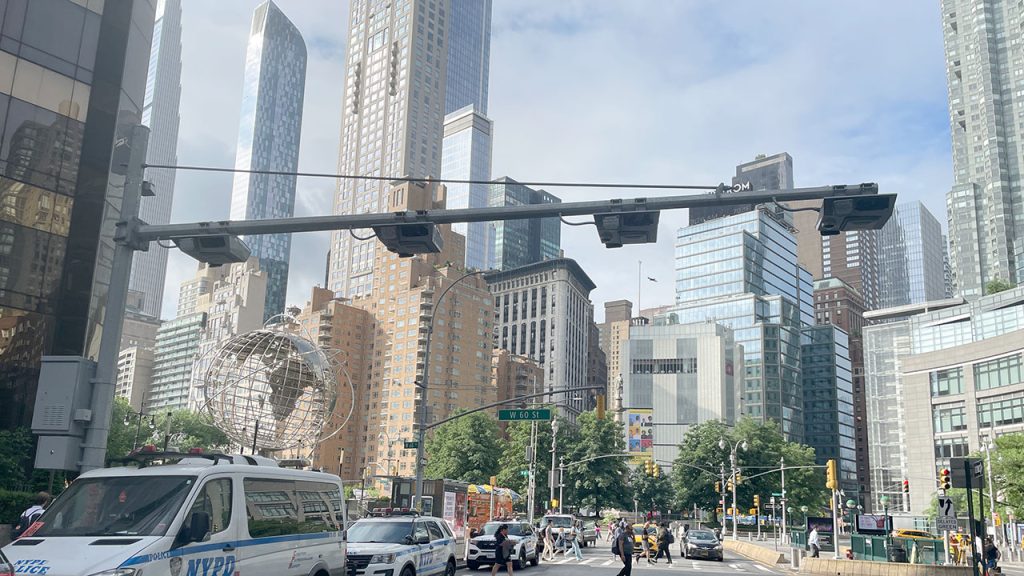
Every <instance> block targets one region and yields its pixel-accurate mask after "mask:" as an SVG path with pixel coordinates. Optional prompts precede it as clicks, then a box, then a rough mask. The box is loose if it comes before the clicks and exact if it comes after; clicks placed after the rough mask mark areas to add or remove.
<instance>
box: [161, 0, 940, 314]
mask: <svg viewBox="0 0 1024 576" xmlns="http://www.w3.org/2000/svg"><path fill="white" fill-rule="evenodd" d="M277 3H278V5H279V6H280V7H281V9H282V10H283V11H284V12H285V13H286V14H287V15H288V16H289V17H290V18H291V19H292V20H293V21H294V22H295V24H296V25H297V26H298V28H299V29H300V30H301V31H302V33H303V35H304V37H305V38H306V42H307V46H308V48H309V56H310V62H309V65H308V69H307V80H306V100H305V113H304V119H303V134H302V149H301V155H300V170H304V171H316V172H334V171H335V169H336V163H337V154H338V131H339V126H340V119H341V112H340V110H341V106H340V103H341V93H342V77H343V73H344V58H343V50H344V45H345V37H346V30H347V22H348V7H347V2H344V1H341V0H277ZM183 4H184V6H183V10H184V18H183V28H184V36H183V69H182V110H181V130H180V141H179V149H178V156H179V161H180V162H181V163H184V164H189V163H194V164H209V165H217V166H230V165H232V164H233V162H234V152H235V136H236V133H237V129H238V106H239V101H240V97H241V92H242V87H241V83H242V67H243V61H244V55H245V43H246V34H247V32H248V26H249V22H250V18H251V15H252V10H253V8H255V6H256V5H257V4H258V2H257V0H233V1H231V2H209V1H207V0H184V2H183ZM939 10H940V8H939V4H938V2H936V1H934V0H901V1H900V2H882V1H876V0H864V1H860V2H821V1H818V2H810V1H806V0H802V1H797V0H791V1H790V0H773V1H772V2H755V1H754V0H729V1H728V2H722V1H712V0H703V1H696V0H694V1H688V0H630V1H628V2H623V1H621V0H557V1H551V0H494V15H493V23H492V27H493V30H492V43H491V79H490V81H491V84H490V110H489V112H490V116H491V118H492V119H493V120H494V122H495V130H494V132H495V142H494V168H493V175H494V176H495V177H498V176H504V175H507V176H510V177H513V178H516V179H518V180H523V181H526V180H566V181H568V180H572V181H616V182H626V181H633V182H648V183H686V184H716V183H718V182H722V181H726V182H727V181H728V180H729V178H731V176H732V174H733V172H734V168H735V166H736V164H738V163H741V162H745V161H748V160H750V159H752V158H753V157H754V155H756V154H758V153H766V154H773V153H776V152H783V151H785V152H789V153H790V154H791V155H792V156H793V158H794V173H795V178H796V184H797V186H818V185H826V184H844V183H845V184H854V183H860V182H868V181H873V182H878V183H879V184H880V186H881V189H882V191H883V192H894V193H897V194H899V195H900V198H901V200H909V199H916V200H921V201H922V202H924V203H925V204H926V206H927V207H928V208H929V209H930V210H931V211H932V213H933V214H935V216H936V217H937V218H938V219H939V220H940V221H942V222H945V208H944V205H945V193H946V191H947V190H948V188H949V186H950V183H951V181H952V165H951V157H950V142H949V124H948V111H947V107H946V85H945V69H944V64H943V60H944V56H943V49H942V35H941V27H940V26H941V25H940V13H939ZM230 189H231V181H230V178H229V177H226V176H223V175H210V174H181V175H179V177H178V182H177V186H176V191H175V202H174V209H173V216H172V221H177V222H182V221H193V220H212V219H224V218H226V217H227V214H228V206H229V204H230ZM333 189H334V184H333V182H330V181H324V180H314V179H300V181H299V190H298V195H297V201H296V213H297V215H307V214H317V213H326V212H329V210H330V208H331V194H332V191H333ZM552 192H554V193H555V194H557V195H560V196H561V197H562V198H563V200H566V201H575V200H587V199H599V198H612V197H622V198H628V197H634V196H639V195H642V194H640V193H636V192H634V191H630V190H621V191H614V190H613V191H609V190H593V189H578V190H572V189H558V190H552ZM685 222H686V217H685V213H684V212H674V213H670V214H664V215H662V219H661V226H660V229H659V239H660V240H659V242H658V243H657V244H655V245H644V246H628V247H625V248H620V249H617V250H607V249H605V248H604V247H603V246H602V245H601V244H600V243H599V242H598V240H597V235H596V233H595V232H594V230H593V228H592V227H578V228H569V227H563V230H562V239H563V240H562V246H563V248H564V250H565V252H566V255H567V256H569V257H572V258H575V259H577V260H578V261H579V262H580V264H581V265H582V266H583V268H584V269H585V270H586V271H587V272H588V273H589V274H590V275H591V277H592V278H593V279H594V281H595V283H596V284H597V286H598V288H597V290H596V291H595V292H594V293H593V294H592V300H593V302H594V304H595V308H596V310H597V314H598V317H599V318H600V317H601V316H603V304H604V302H605V301H608V300H615V299H618V298H628V299H630V300H634V301H635V299H636V283H635V282H634V281H629V282H625V283H623V282H622V278H623V277H624V276H623V275H626V276H625V277H632V275H634V274H635V273H636V272H635V271H636V269H637V264H636V262H637V261H638V260H642V261H643V262H644V275H645V276H653V277H655V278H657V279H658V282H657V283H656V284H651V283H647V282H645V286H644V292H643V295H642V305H643V306H644V307H648V306H654V305H660V304H666V303H670V302H671V301H672V299H673V294H674V292H673V282H672V278H673V276H674V272H673V262H672V252H673V246H672V244H673V240H674V238H675V230H676V229H677V228H678V227H679V226H682V225H685ZM327 244H328V235H327V234H302V235H296V236H295V237H294V239H293V244H292V267H291V268H292V269H291V274H290V278H289V294H288V302H289V303H290V304H291V303H294V304H299V305H301V304H302V303H304V302H305V301H306V299H307V298H308V296H309V289H310V287H311V286H312V285H314V284H316V283H318V282H322V281H323V274H324V268H323V267H324V256H325V253H326V250H327ZM194 267H195V265H194V263H192V262H191V261H189V260H188V259H187V258H185V257H184V256H181V255H180V254H176V253H173V252H172V257H171V265H170V267H169V271H168V286H167V290H166V294H165V299H164V302H165V304H164V316H168V315H173V310H174V307H173V306H174V303H175V302H176V300H177V291H178V284H179V283H180V282H181V280H183V279H184V278H186V277H188V276H190V275H191V274H192V272H193V270H194Z"/></svg>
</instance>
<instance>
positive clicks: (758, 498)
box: [754, 494, 761, 508]
mask: <svg viewBox="0 0 1024 576" xmlns="http://www.w3.org/2000/svg"><path fill="white" fill-rule="evenodd" d="M760 507H761V496H760V495H758V494H754V508H760Z"/></svg>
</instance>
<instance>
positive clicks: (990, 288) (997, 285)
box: [985, 278, 1016, 296]
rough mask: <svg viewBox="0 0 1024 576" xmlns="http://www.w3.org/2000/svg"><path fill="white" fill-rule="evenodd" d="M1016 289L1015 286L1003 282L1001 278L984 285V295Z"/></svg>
mask: <svg viewBox="0 0 1024 576" xmlns="http://www.w3.org/2000/svg"><path fill="white" fill-rule="evenodd" d="M1013 288H1016V285H1014V284H1011V283H1009V282H1007V281H1006V280H1003V279H1002V278H993V279H992V280H989V281H988V282H986V283H985V295H986V296H988V295H989V294H996V293H999V292H1005V291H1007V290H1012V289H1013Z"/></svg>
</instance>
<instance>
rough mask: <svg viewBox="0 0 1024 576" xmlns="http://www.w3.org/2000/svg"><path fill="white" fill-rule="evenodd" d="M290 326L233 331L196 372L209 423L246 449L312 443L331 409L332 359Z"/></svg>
mask: <svg viewBox="0 0 1024 576" xmlns="http://www.w3.org/2000/svg"><path fill="white" fill-rule="evenodd" d="M292 327H293V325H290V324H289V323H282V324H278V325H271V326H269V327H266V328H263V329H260V330H253V331H251V332H246V333H244V334H239V335H238V336H235V337H233V338H231V339H229V340H227V341H225V342H224V343H222V344H221V345H220V346H219V347H218V348H216V349H215V350H213V351H212V353H211V354H210V356H209V357H208V358H205V359H204V362H203V365H204V366H203V370H202V372H201V373H200V374H197V376H198V377H199V379H200V380H201V381H200V382H199V383H198V388H199V390H200V391H201V394H202V397H203V406H204V408H205V409H206V411H208V412H209V414H210V415H211V416H212V418H213V421H214V424H215V425H216V426H217V427H218V428H220V429H221V430H222V431H223V432H224V433H225V434H227V436H228V437H229V438H231V439H232V440H233V441H235V442H237V443H238V444H241V445H242V446H244V447H246V448H249V447H255V448H256V449H257V450H260V451H279V450H288V449H293V448H301V447H312V446H314V445H316V443H317V442H319V441H320V440H321V435H322V432H323V426H324V422H325V421H326V420H327V419H328V418H329V417H330V415H331V414H333V412H334V408H335V389H336V382H337V380H336V376H335V372H334V365H333V363H332V359H331V358H330V357H329V356H328V355H327V354H326V353H325V352H324V351H323V350H322V349H321V348H320V347H318V346H317V345H316V344H314V343H313V342H311V341H310V340H309V339H308V338H303V337H302V336H299V335H297V334H295V333H294V331H292V330H291V329H290V328H292Z"/></svg>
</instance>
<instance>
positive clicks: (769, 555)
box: [722, 540, 786, 566]
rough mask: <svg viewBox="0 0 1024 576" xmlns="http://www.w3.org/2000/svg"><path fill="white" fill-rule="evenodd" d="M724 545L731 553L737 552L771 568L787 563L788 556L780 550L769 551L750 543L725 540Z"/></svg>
mask: <svg viewBox="0 0 1024 576" xmlns="http://www.w3.org/2000/svg"><path fill="white" fill-rule="evenodd" d="M722 545H723V546H725V549H726V550H729V551H730V552H735V553H737V554H739V555H741V556H746V557H747V558H750V559H751V560H755V561H757V562H760V563H762V564H767V565H769V566H774V565H775V564H782V563H783V562H785V561H786V555H785V554H783V553H782V552H779V551H778V550H769V549H768V548H765V547H763V546H758V545H757V544H751V543H750V542H744V541H742V540H723V541H722Z"/></svg>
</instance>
